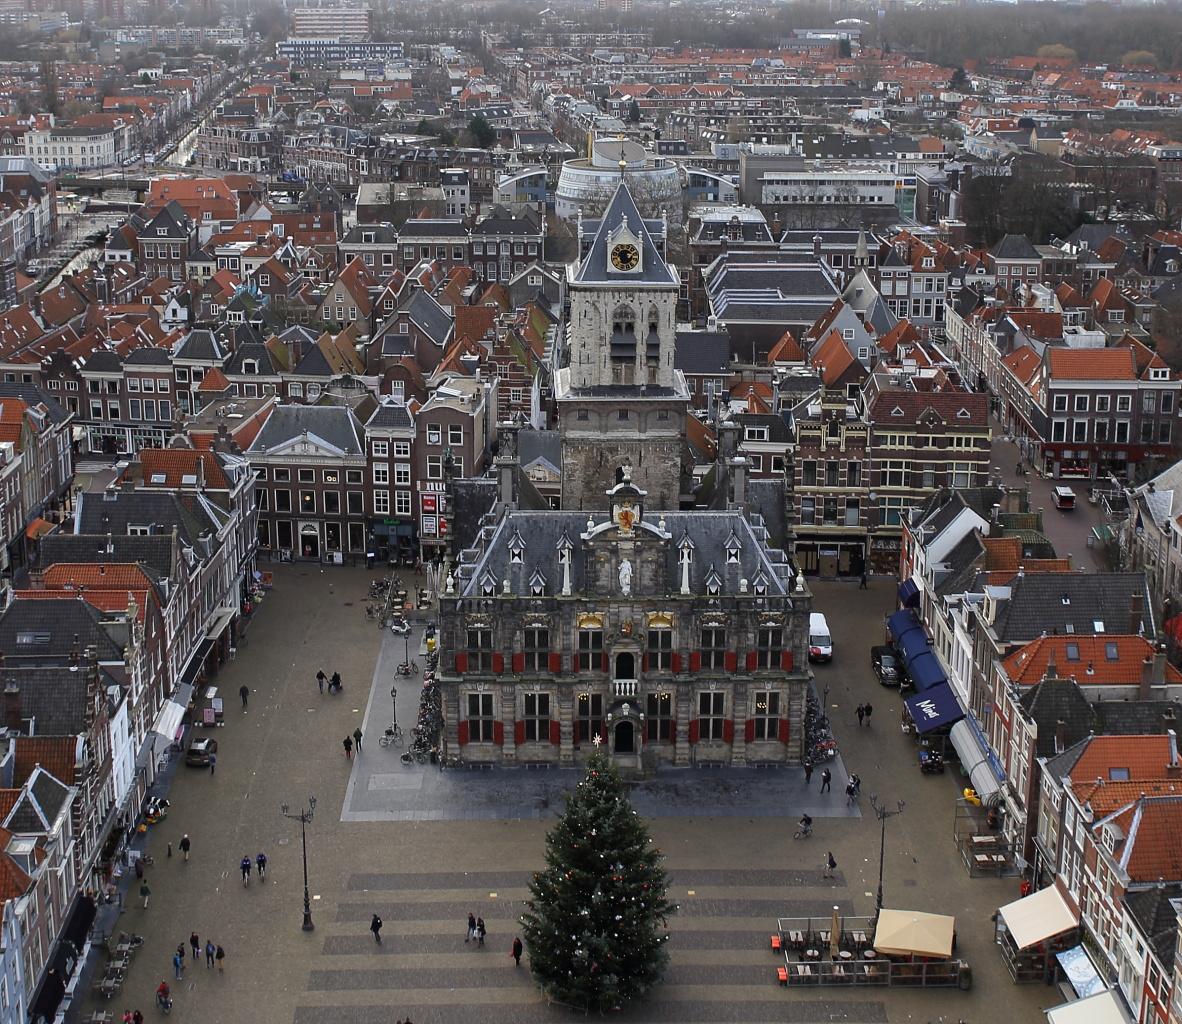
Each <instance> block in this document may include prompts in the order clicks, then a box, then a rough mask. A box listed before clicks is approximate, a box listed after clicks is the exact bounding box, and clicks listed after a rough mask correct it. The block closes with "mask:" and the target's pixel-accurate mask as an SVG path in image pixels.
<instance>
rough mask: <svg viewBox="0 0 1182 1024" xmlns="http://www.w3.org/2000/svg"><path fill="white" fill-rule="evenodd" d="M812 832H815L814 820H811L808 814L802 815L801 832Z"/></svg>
mask: <svg viewBox="0 0 1182 1024" xmlns="http://www.w3.org/2000/svg"><path fill="white" fill-rule="evenodd" d="M812 830H813V819H812V818H810V817H809V816H808V815H807V814H802V815H801V816H800V831H801V832H811V831H812Z"/></svg>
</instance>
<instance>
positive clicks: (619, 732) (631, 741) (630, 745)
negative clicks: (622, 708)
mask: <svg viewBox="0 0 1182 1024" xmlns="http://www.w3.org/2000/svg"><path fill="white" fill-rule="evenodd" d="M615 753H617V754H635V753H636V730H635V729H634V728H633V727H632V723H631V722H629V721H627V720H626V719H625V720H624V721H622V722H617V723H616V742H615Z"/></svg>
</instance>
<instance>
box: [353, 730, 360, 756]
mask: <svg viewBox="0 0 1182 1024" xmlns="http://www.w3.org/2000/svg"><path fill="white" fill-rule="evenodd" d="M353 742H354V743H355V744H356V745H357V753H359V754H360V753H361V726H358V727H357V728H356V729H354V730H353Z"/></svg>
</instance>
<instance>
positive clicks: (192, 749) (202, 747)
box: [185, 736, 218, 768]
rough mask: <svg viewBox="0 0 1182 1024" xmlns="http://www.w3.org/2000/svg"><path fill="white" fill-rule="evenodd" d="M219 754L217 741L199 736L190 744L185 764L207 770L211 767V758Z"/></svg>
mask: <svg viewBox="0 0 1182 1024" xmlns="http://www.w3.org/2000/svg"><path fill="white" fill-rule="evenodd" d="M217 752H218V741H217V740H213V739H210V738H209V737H207V736H198V737H197V738H196V739H195V740H193V742H192V743H190V744H189V749H188V752H187V753H186V754H185V764H187V765H191V766H192V767H194V768H207V767H208V766H209V758H210V756H211V755H213V754H216V753H217Z"/></svg>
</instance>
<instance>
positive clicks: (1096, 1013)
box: [1047, 989, 1132, 1024]
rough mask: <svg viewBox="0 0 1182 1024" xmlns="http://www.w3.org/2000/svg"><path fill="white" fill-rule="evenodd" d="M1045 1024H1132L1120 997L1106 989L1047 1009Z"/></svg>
mask: <svg viewBox="0 0 1182 1024" xmlns="http://www.w3.org/2000/svg"><path fill="white" fill-rule="evenodd" d="M1047 1024H1132V1019H1131V1018H1130V1017H1129V1015H1128V1014H1127V1013H1125V1008H1124V1006H1122V1005H1121V1001H1120V997H1119V996H1118V995H1117V994H1116V993H1115V992H1114V991H1112V989H1106V990H1105V991H1103V992H1097V993H1096V994H1095V995H1094V996H1088V997H1087V999H1077V1000H1076V1001H1075V1002H1074V1003H1063V1004H1062V1005H1061V1006H1052V1007H1051V1008H1050V1009H1049V1010H1047Z"/></svg>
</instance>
